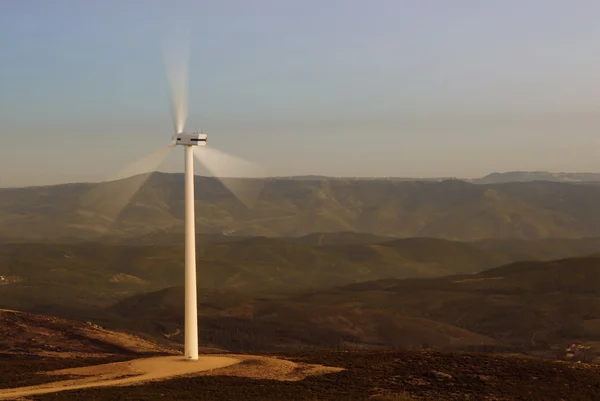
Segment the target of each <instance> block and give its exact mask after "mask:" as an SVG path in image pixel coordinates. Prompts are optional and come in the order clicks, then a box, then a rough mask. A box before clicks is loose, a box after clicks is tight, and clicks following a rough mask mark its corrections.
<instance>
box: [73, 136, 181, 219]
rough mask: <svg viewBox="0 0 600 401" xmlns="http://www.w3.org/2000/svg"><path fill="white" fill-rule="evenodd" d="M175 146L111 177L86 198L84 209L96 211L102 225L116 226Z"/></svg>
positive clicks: (139, 161) (83, 202) (158, 151)
mask: <svg viewBox="0 0 600 401" xmlns="http://www.w3.org/2000/svg"><path fill="white" fill-rule="evenodd" d="M173 146H174V145H171V144H170V145H168V146H166V147H164V148H162V149H159V150H157V151H154V152H152V153H150V154H149V155H147V156H144V157H142V158H141V159H139V160H137V161H136V162H134V163H131V164H130V165H129V166H127V167H126V168H124V169H123V170H121V171H120V172H119V173H118V174H116V175H115V176H113V177H111V179H110V180H109V181H108V182H101V183H99V184H96V185H95V187H94V188H93V189H92V190H91V191H89V192H88V193H87V194H85V195H84V198H83V199H82V206H83V207H84V208H85V209H86V210H88V211H92V212H94V214H95V215H96V217H97V218H99V219H100V220H102V221H101V222H99V223H108V226H109V227H110V226H111V225H113V224H114V223H116V221H117V219H118V217H119V215H120V214H121V212H123V210H124V209H125V207H126V206H127V205H128V204H129V203H130V202H131V200H132V199H133V197H134V196H135V195H136V194H137V193H138V191H139V190H140V188H141V187H142V186H143V185H144V184H145V183H146V182H147V181H148V179H149V178H150V175H151V173H152V172H154V171H156V170H157V169H158V168H159V167H160V165H161V164H162V163H163V161H164V160H165V158H166V157H167V155H168V154H169V151H170V150H171V149H172V148H173Z"/></svg>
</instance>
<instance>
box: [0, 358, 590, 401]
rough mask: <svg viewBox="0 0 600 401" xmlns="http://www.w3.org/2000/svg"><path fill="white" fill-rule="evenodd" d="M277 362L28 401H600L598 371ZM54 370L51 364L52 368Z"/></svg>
mask: <svg viewBox="0 0 600 401" xmlns="http://www.w3.org/2000/svg"><path fill="white" fill-rule="evenodd" d="M274 356H275V355H264V356H262V357H258V358H257V357H252V358H250V359H247V360H243V361H242V362H241V363H239V364H235V365H233V366H229V367H225V368H223V369H217V370H213V371H211V372H200V373H198V374H195V375H191V376H182V377H177V378H171V379H168V380H164V381H156V382H147V383H144V384H143V385H136V386H127V387H103V388H89V389H81V390H74V391H63V392H59V393H54V394H43V395H33V396H30V397H28V399H31V400H74V399H85V400H109V399H119V400H158V399H160V400H165V399H170V400H190V399H201V400H368V399H389V400H404V399H418V400H421V399H422V400H494V401H497V400H507V401H508V400H544V401H546V400H548V401H552V400H565V401H567V400H568V401H571V400H573V401H578V400H600V366H597V365H588V364H582V363H571V362H553V361H547V360H539V359H532V358H525V357H519V356H494V355H482V354H464V353H438V352H424V351H409V352H408V351H407V352H378V351H323V352H314V351H311V352H303V353H302V352H301V353H288V354H283V355H282V354H279V355H277V360H283V361H282V363H276V364H271V363H267V364H264V363H263V362H261V360H262V359H264V358H265V357H267V358H268V360H272V359H271V358H272V357H274ZM229 357H233V358H235V357H236V355H230V356H229ZM238 357H240V358H242V356H238ZM253 358H254V359H253ZM242 359H243V358H242ZM55 360H56V361H59V360H58V359H55ZM257 360H258V361H257ZM285 361H289V362H285ZM62 363H64V360H62ZM80 363H85V361H83V360H82V361H80ZM311 364H318V365H325V366H328V367H338V368H342V369H341V370H337V371H336V370H335V369H329V368H327V369H326V370H325V371H317V370H319V369H322V368H319V367H311V368H307V367H309V366H310V365H311ZM30 366H36V365H35V364H32V365H30ZM49 367H50V365H49V364H48V363H47V364H46V365H45V369H46V370H47V369H48V368H49ZM307 369H309V370H308V371H307ZM315 369H316V370H315ZM294 372H296V373H297V374H296V373H294ZM307 372H312V374H311V375H308V374H306V373H307ZM6 373H7V374H10V373H8V372H6ZM31 373H32V372H31V371H30V375H31ZM33 376H35V375H33ZM5 380H6V378H5Z"/></svg>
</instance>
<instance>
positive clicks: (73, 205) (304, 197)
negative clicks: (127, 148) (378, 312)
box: [0, 173, 600, 242]
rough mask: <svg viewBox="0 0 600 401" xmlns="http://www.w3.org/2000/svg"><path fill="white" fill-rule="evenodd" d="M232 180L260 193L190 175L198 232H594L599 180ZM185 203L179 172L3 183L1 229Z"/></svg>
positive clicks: (32, 228) (83, 227)
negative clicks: (247, 201) (250, 197)
mask: <svg viewBox="0 0 600 401" xmlns="http://www.w3.org/2000/svg"><path fill="white" fill-rule="evenodd" d="M230 180H232V181H234V183H235V184H236V185H237V186H238V187H239V188H240V191H241V192H244V191H246V192H248V193H254V194H258V195H259V196H258V199H257V201H256V203H255V204H254V206H253V207H252V208H247V207H246V206H244V205H243V204H242V203H240V202H239V201H237V200H236V199H235V198H234V197H233V195H232V194H231V193H230V192H229V191H228V190H227V189H226V188H225V187H224V186H223V184H221V183H220V182H219V181H218V180H216V179H214V178H208V177H196V194H197V200H196V211H197V230H198V231H199V232H201V233H212V234H226V235H234V236H268V237H281V236H283V237H298V236H304V235H307V234H310V233H314V232H323V233H326V232H339V231H351V232H361V233H370V234H376V235H380V236H388V237H436V238H445V239H452V240H479V239H485V238H518V239H539V238H581V237H597V236H600V211H599V209H598V207H597V205H598V204H600V186H597V185H591V184H582V183H563V182H550V181H531V182H512V183H501V184H473V183H468V182H465V181H460V180H446V181H440V182H435V181H434V182H424V181H423V182H421V181H393V180H340V179H319V180H309V179H307V180H285V179H267V180H257V179H230ZM140 186H141V188H140V190H139V191H136V188H138V187H140ZM183 210H184V208H183V175H181V174H164V173H153V174H150V175H146V176H135V177H131V178H128V179H125V180H120V181H113V182H105V183H98V184H89V183H88V184H67V185H57V186H48V187H28V188H5V189H0V238H1V239H3V240H4V241H5V242H6V241H10V240H15V239H29V240H36V241H44V240H48V239H56V238H57V237H76V238H84V239H98V238H101V237H105V236H111V235H113V236H121V237H123V236H125V237H127V236H140V235H143V234H151V233H153V232H157V231H159V232H161V231H162V232H182V228H183V227H182V226H183Z"/></svg>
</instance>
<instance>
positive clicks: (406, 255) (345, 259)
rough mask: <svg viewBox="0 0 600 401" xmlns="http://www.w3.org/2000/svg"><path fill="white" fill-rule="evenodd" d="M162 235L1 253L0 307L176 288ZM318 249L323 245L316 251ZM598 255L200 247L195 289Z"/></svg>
mask: <svg viewBox="0 0 600 401" xmlns="http://www.w3.org/2000/svg"><path fill="white" fill-rule="evenodd" d="M177 238H178V235H174V234H164V235H162V236H159V235H156V234H155V235H151V236H150V237H148V236H144V237H141V238H129V239H126V240H120V241H119V240H116V239H114V238H112V239H111V240H110V241H109V240H106V241H104V242H89V241H88V242H85V241H79V242H75V243H72V242H68V243H61V242H43V243H32V242H11V243H4V244H0V307H5V308H10V309H19V310H29V311H33V312H40V313H48V314H52V313H54V310H55V309H56V308H59V307H62V306H69V307H71V308H72V307H73V306H77V305H78V306H80V307H82V308H88V307H105V306H107V305H109V304H112V303H115V302H118V301H120V300H122V299H123V298H126V297H129V296H132V295H135V294H140V293H146V292H150V291H157V290H160V289H163V288H166V287H172V286H178V285H180V284H181V283H182V282H183V254H184V253H183V247H182V245H180V242H179V243H178V240H177ZM319 244H321V245H319ZM594 253H600V239H579V240H576V239H562V240H561V239H552V240H550V239H549V240H536V241H524V240H493V239H490V240H485V241H475V242H458V241H449V240H444V239H436V238H406V239H389V238H385V237H377V236H373V235H366V234H353V233H339V234H332V233H328V234H311V235H309V236H306V237H300V238H268V237H251V238H244V237H230V236H216V235H203V236H200V237H199V238H198V245H197V257H198V283H199V286H201V287H204V288H207V289H236V290H240V291H245V292H254V291H273V290H277V291H288V290H294V291H297V290H303V289H310V288H315V289H318V288H326V287H331V286H339V285H345V284H350V283H358V282H363V281H372V280H379V279H394V278H396V279H398V278H426V277H441V276H446V275H456V274H463V273H469V274H470V273H477V272H480V271H483V270H486V269H490V268H494V267H497V266H500V265H504V264H507V263H510V262H514V261H523V260H552V259H558V258H567V257H574V256H584V255H589V254H594Z"/></svg>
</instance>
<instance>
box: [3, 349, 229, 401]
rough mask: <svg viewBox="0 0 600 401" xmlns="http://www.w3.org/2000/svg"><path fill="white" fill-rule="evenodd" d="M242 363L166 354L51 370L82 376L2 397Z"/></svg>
mask: <svg viewBox="0 0 600 401" xmlns="http://www.w3.org/2000/svg"><path fill="white" fill-rule="evenodd" d="M239 362H240V360H239V359H236V358H232V357H223V356H219V357H215V356H203V357H200V358H199V359H198V361H186V360H184V359H183V357H182V356H166V357H155V358H144V359H136V360H133V361H128V362H118V363H108V364H104V365H96V366H89V367H87V366H86V367H82V368H75V369H63V370H58V371H54V372H49V373H50V374H54V375H68V376H82V378H77V379H69V380H62V381H58V382H53V383H46V384H41V385H38V386H29V387H19V388H12V389H2V390H0V399H2V400H6V399H14V398H19V397H26V396H30V395H36V394H45V393H55V392H58V391H66V390H76V389H82V388H88V387H103V386H126V385H133V384H140V383H142V382H147V381H153V380H161V379H166V378H170V377H174V376H181V375H188V374H194V373H198V372H204V371H210V370H214V369H219V368H224V367H227V366H231V365H235V364H237V363H239Z"/></svg>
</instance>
